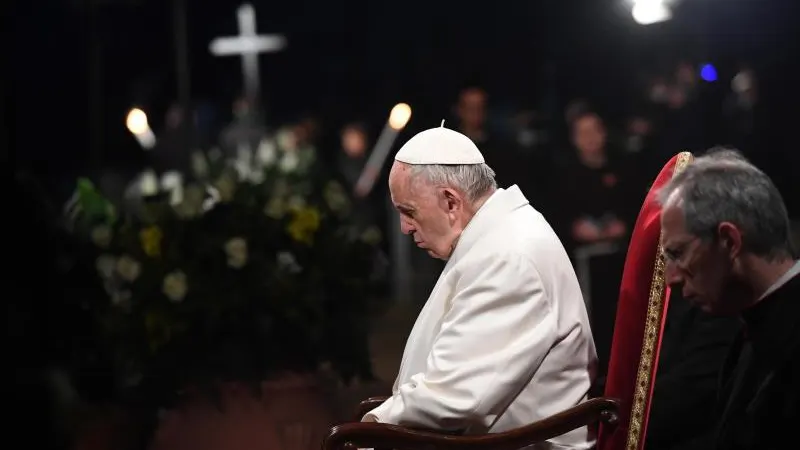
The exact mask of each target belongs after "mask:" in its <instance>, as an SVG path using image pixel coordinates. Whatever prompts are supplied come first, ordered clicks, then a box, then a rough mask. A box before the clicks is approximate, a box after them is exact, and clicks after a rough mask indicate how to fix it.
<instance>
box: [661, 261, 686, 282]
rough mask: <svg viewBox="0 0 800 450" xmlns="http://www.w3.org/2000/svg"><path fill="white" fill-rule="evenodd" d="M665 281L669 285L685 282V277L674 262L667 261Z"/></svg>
mask: <svg viewBox="0 0 800 450" xmlns="http://www.w3.org/2000/svg"><path fill="white" fill-rule="evenodd" d="M664 281H666V282H667V284H668V285H669V286H675V285H679V284H681V283H683V277H682V276H681V274H680V270H678V269H677V268H676V267H675V264H674V263H671V262H667V264H666V267H665V268H664Z"/></svg>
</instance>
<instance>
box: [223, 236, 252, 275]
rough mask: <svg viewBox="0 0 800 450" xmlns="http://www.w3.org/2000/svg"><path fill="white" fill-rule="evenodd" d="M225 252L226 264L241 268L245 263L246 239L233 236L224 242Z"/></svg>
mask: <svg viewBox="0 0 800 450" xmlns="http://www.w3.org/2000/svg"><path fill="white" fill-rule="evenodd" d="M225 253H226V254H227V255H228V265H229V266H231V267H233V268H234V269H241V268H242V267H244V266H245V265H246V264H247V241H245V240H244V239H243V238H240V237H235V238H233V239H231V240H229V241H228V242H226V243H225Z"/></svg>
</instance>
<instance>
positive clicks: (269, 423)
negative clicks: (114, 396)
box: [150, 376, 332, 450]
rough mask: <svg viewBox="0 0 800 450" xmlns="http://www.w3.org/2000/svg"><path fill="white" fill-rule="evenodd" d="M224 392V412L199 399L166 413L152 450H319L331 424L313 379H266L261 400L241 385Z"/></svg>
mask: <svg viewBox="0 0 800 450" xmlns="http://www.w3.org/2000/svg"><path fill="white" fill-rule="evenodd" d="M221 391H222V409H221V410H219V409H217V408H216V407H215V406H214V405H213V404H211V403H210V402H209V401H208V400H205V399H201V398H197V399H189V400H188V401H187V402H185V403H184V404H183V405H182V406H181V407H180V408H179V409H175V410H171V411H168V412H166V413H165V414H164V415H163V417H162V418H161V422H160V424H159V427H158V429H157V431H156V433H155V436H154V439H153V442H152V445H151V447H150V450H268V449H269V450H273V449H281V450H311V449H314V450H316V449H318V448H319V446H320V443H321V442H322V439H323V437H324V436H325V434H326V433H327V431H328V428H329V427H330V426H331V425H332V418H331V415H330V413H329V409H328V405H327V403H326V402H325V398H324V395H323V393H322V390H321V388H320V386H319V384H318V383H317V380H316V378H315V377H313V376H285V377H282V378H280V379H277V380H274V381H265V382H263V383H262V392H263V395H262V397H261V398H260V399H259V398H257V397H255V396H254V395H253V394H252V393H251V392H250V391H249V390H248V389H247V387H245V386H242V385H238V384H233V383H231V384H226V385H224V386H223V388H222V390H221Z"/></svg>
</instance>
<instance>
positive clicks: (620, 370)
mask: <svg viewBox="0 0 800 450" xmlns="http://www.w3.org/2000/svg"><path fill="white" fill-rule="evenodd" d="M692 159H693V157H692V155H691V154H690V153H680V154H678V155H676V156H675V157H673V158H672V159H671V160H670V161H669V162H668V163H667V164H666V166H664V168H663V169H662V170H661V173H659V174H658V177H656V179H655V181H654V182H653V185H652V188H651V189H650V192H649V193H648V194H647V197H646V198H645V201H644V204H643V205H642V208H641V211H640V212H639V217H638V219H637V220H636V225H635V227H634V229H633V234H632V235H631V241H630V245H629V247H628V253H627V255H626V258H625V268H624V271H623V275H622V282H621V286H620V294H619V302H618V305H617V317H616V322H615V329H614V338H613V341H612V346H611V359H610V362H609V368H608V376H607V378H606V380H607V381H606V385H605V392H604V394H603V397H600V398H595V399H591V400H589V401H587V402H585V403H583V404H581V405H578V406H576V407H574V408H570V409H568V410H566V411H564V412H562V413H560V414H557V415H555V416H553V417H549V418H547V419H544V420H542V421H539V422H537V423H533V424H530V425H527V426H525V427H522V428H519V429H516V430H511V431H508V432H504V433H496V434H487V435H480V436H452V435H446V434H443V433H437V432H435V431H425V430H414V429H409V428H405V427H400V426H394V425H386V424H378V423H361V422H355V423H346V424H343V425H338V426H335V427H333V428H332V429H331V430H330V432H329V434H328V436H327V438H326V439H325V441H324V442H323V445H322V448H323V450H338V449H345V448H391V449H415V448H417V449H423V448H424V449H434V448H435V449H486V450H490V449H491V450H501V449H508V450H512V449H519V448H522V447H525V446H529V445H533V444H536V443H538V442H542V441H545V440H547V439H550V438H553V437H556V436H559V435H561V434H564V433H565V432H567V431H569V430H572V429H575V428H578V427H581V426H584V425H590V426H595V425H597V424H599V425H600V428H599V433H598V438H597V449H598V450H641V449H642V448H643V446H644V438H645V433H646V430H647V418H648V414H649V410H650V399H651V398H652V393H653V385H654V382H655V374H656V367H657V366H658V352H659V348H660V344H661V335H662V332H663V326H664V321H665V317H666V314H665V313H666V311H667V306H668V301H669V288H668V286H667V285H666V283H665V280H664V257H663V255H662V252H661V247H660V244H659V241H660V237H661V226H660V216H661V208H660V205H659V204H658V203H657V201H656V194H657V192H658V189H660V188H661V187H662V186H664V185H665V184H666V183H667V182H668V181H669V180H670V179H671V178H672V177H673V176H674V175H675V174H676V173H679V172H680V171H682V170H683V169H684V168H685V167H686V166H687V165H688V164H689V163H690V162H691V161H692ZM383 400H385V398H372V399H369V400H366V401H364V402H362V403H361V405H360V406H359V410H358V411H357V415H356V417H357V418H359V419H360V418H361V417H362V416H363V414H365V413H366V412H367V411H369V410H371V409H372V408H374V407H376V406H378V405H379V404H380V403H381V402H382V401H383Z"/></svg>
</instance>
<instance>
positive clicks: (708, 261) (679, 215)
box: [661, 201, 739, 314]
mask: <svg viewBox="0 0 800 450" xmlns="http://www.w3.org/2000/svg"><path fill="white" fill-rule="evenodd" d="M661 245H662V247H663V250H664V256H665V260H666V270H665V276H666V281H667V284H669V285H670V286H671V287H672V288H673V289H681V293H682V295H683V297H684V298H686V299H687V300H689V301H690V302H692V303H693V304H695V305H697V306H698V307H699V308H700V309H702V310H704V311H706V312H710V313H715V314H728V313H734V312H736V311H729V310H728V309H729V305H733V304H735V301H734V300H735V296H737V295H739V293H738V292H736V289H735V288H734V284H735V283H734V274H733V265H732V261H731V260H730V258H729V257H728V255H727V253H726V252H724V251H722V249H721V248H720V247H719V245H718V241H717V240H716V239H710V240H709V239H705V240H704V239H701V238H700V237H698V236H695V235H693V234H691V233H689V232H688V231H687V230H686V224H685V220H684V212H683V208H681V206H680V204H679V202H677V201H672V202H670V201H668V202H667V204H666V205H665V206H664V209H663V211H662V213H661Z"/></svg>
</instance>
